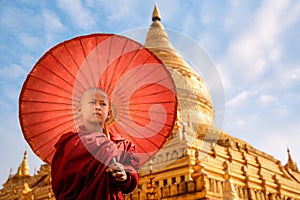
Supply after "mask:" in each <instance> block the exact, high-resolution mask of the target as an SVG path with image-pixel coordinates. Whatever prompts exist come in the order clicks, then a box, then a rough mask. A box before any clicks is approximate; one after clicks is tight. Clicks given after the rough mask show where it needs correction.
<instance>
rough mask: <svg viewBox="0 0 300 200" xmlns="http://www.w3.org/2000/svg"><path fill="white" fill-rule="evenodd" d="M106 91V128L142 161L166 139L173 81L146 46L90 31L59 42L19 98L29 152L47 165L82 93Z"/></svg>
mask: <svg viewBox="0 0 300 200" xmlns="http://www.w3.org/2000/svg"><path fill="white" fill-rule="evenodd" d="M92 87H99V88H101V89H103V90H104V91H106V93H107V94H108V96H109V98H110V102H111V108H112V111H113V112H112V114H113V115H112V117H111V118H110V119H109V121H108V123H107V125H106V129H107V131H109V132H112V133H115V132H117V133H119V134H121V135H122V136H123V137H124V138H125V139H128V140H130V141H132V142H133V143H134V144H135V145H136V146H137V155H138V156H139V157H140V160H141V164H144V163H145V162H146V161H147V160H149V159H150V158H151V157H152V156H153V155H154V154H155V153H156V152H157V151H158V150H159V149H160V148H161V147H162V145H163V144H164V143H165V141H166V139H167V138H168V137H169V134H170V132H171V131H172V128H173V125H174V122H175V120H176V109H177V99H176V92H175V85H174V82H173V79H172V77H171V75H170V73H169V71H168V70H167V68H166V67H165V66H164V65H163V63H162V61H161V60H159V59H158V58H157V57H156V56H155V55H154V54H153V53H152V52H151V51H150V50H148V49H147V48H145V47H144V46H143V45H141V44H139V43H137V42H135V41H133V40H131V39H129V38H126V37H123V36H118V35H113V34H92V35H87V36H80V37H76V38H73V39H71V40H68V41H65V42H63V43H60V44H58V45H57V46H55V47H53V48H52V49H50V50H49V51H48V52H47V53H46V54H45V55H44V56H42V58H40V60H39V61H38V62H37V63H36V65H35V66H34V68H33V69H32V71H31V72H30V73H29V75H28V76H27V79H26V80H25V82H24V84H23V88H22V91H21V94H20V99H19V119H20V124H21V128H22V132H23V134H24V137H25V139H26V141H27V142H28V143H29V145H30V147H31V148H32V150H33V151H34V152H35V153H36V154H37V155H38V156H39V157H40V158H41V159H42V160H43V161H45V162H47V163H51V160H52V157H53V155H54V153H55V147H54V145H55V144H56V142H57V141H58V140H59V138H60V136H61V135H63V134H65V133H66V132H69V131H77V129H78V127H79V126H80V125H82V119H81V118H80V116H79V114H78V113H77V112H76V110H77V109H76V108H77V106H78V105H79V102H80V97H81V94H82V93H83V92H84V91H85V90H87V89H89V88H92Z"/></svg>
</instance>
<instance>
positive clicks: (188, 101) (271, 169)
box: [126, 5, 300, 200]
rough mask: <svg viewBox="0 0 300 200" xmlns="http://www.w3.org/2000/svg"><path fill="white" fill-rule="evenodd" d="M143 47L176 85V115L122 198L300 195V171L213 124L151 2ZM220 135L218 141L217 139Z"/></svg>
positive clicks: (197, 83) (199, 85) (201, 90)
mask: <svg viewBox="0 0 300 200" xmlns="http://www.w3.org/2000/svg"><path fill="white" fill-rule="evenodd" d="M145 46H146V47H147V48H149V49H150V50H151V51H152V52H154V53H155V54H156V55H157V56H158V57H159V58H160V59H161V60H162V61H163V62H164V64H165V65H166V66H167V67H168V69H169V71H170V72H171V75H172V77H173V79H174V81H175V84H176V90H177V97H178V114H177V115H178V118H177V122H176V127H175V128H174V130H173V133H172V135H171V136H170V138H169V141H168V142H167V143H166V144H165V146H164V147H163V148H162V149H161V150H160V152H158V153H157V154H156V155H155V157H154V158H153V159H152V160H151V161H149V162H148V163H146V164H145V165H144V166H142V168H141V169H140V182H139V187H138V188H137V189H136V190H135V191H134V192H133V193H132V194H129V195H126V199H226V200H235V199H245V200H246V199H258V200H265V199H266V200H267V199H274V200H275V199H276V200H277V199H295V200H296V199H300V173H299V171H298V168H297V165H296V163H295V162H294V161H293V159H292V158H291V155H290V151H289V150H288V162H287V164H286V165H285V166H283V165H282V164H281V162H280V161H279V160H277V159H275V158H274V157H272V156H270V155H268V154H266V153H264V152H261V151H259V150H257V149H255V148H253V147H252V146H251V145H250V144H248V143H246V142H244V141H242V140H239V139H237V138H234V137H232V136H230V135H229V134H228V133H225V132H224V131H221V130H219V129H218V128H216V127H215V125H214V111H213V105H212V102H211V98H210V92H209V89H208V87H207V86H206V84H205V83H204V81H203V80H202V79H201V78H200V77H199V76H198V75H197V74H196V73H195V72H194V71H193V70H192V68H191V67H190V66H189V65H188V64H187V62H185V61H184V60H183V59H182V58H181V57H180V55H178V54H177V52H176V50H175V49H173V48H172V45H171V44H170V43H169V40H168V35H167V33H166V31H165V29H164V27H163V25H162V24H161V17H160V13H159V11H158V8H157V6H156V5H155V7H154V11H153V15H152V24H151V26H150V28H149V31H148V34H147V37H146V42H145ZM216 138H218V139H216Z"/></svg>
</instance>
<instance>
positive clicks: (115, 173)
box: [106, 162, 127, 181]
mask: <svg viewBox="0 0 300 200" xmlns="http://www.w3.org/2000/svg"><path fill="white" fill-rule="evenodd" d="M106 172H108V173H111V175H112V177H114V179H115V180H116V181H126V179H127V174H126V172H125V170H124V166H123V165H122V164H121V163H118V162H115V163H114V164H112V165H111V166H109V167H108V168H107V169H106Z"/></svg>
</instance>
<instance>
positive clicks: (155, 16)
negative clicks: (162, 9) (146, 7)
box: [152, 3, 161, 22]
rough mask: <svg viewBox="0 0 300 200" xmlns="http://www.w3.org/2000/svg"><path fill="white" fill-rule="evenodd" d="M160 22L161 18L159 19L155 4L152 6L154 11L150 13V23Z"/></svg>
mask: <svg viewBox="0 0 300 200" xmlns="http://www.w3.org/2000/svg"><path fill="white" fill-rule="evenodd" d="M156 20H158V21H160V20H161V17H160V13H159V10H158V7H157V3H155V5H154V10H153V13H152V21H153V22H154V21H156Z"/></svg>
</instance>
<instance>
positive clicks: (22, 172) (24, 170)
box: [17, 150, 30, 176]
mask: <svg viewBox="0 0 300 200" xmlns="http://www.w3.org/2000/svg"><path fill="white" fill-rule="evenodd" d="M27 156H28V152H27V150H26V151H25V153H24V157H23V160H22V163H21V164H20V166H19V168H18V172H17V176H29V175H30V169H29V166H28V161H27Z"/></svg>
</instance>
